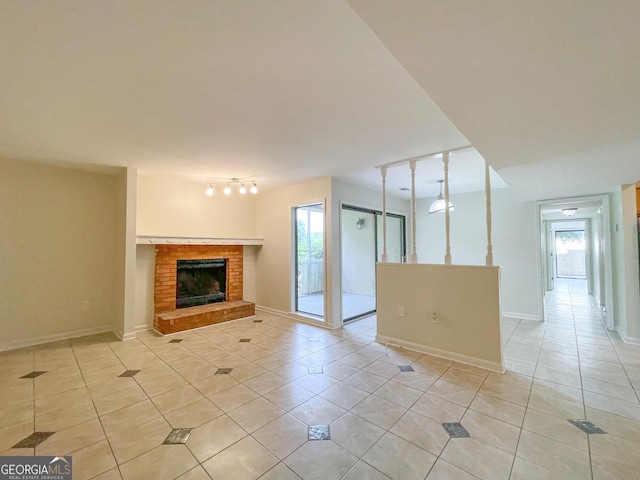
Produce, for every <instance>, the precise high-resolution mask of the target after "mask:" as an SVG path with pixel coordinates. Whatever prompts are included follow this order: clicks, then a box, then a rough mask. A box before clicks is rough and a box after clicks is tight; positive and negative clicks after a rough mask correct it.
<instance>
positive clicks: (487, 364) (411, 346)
mask: <svg viewBox="0 0 640 480" xmlns="http://www.w3.org/2000/svg"><path fill="white" fill-rule="evenodd" d="M376 341H377V342H380V343H385V344H387V343H388V344H390V345H396V346H399V347H402V348H406V349H407V350H413V351H414V352H419V353H427V354H429V355H433V356H434V357H440V358H446V359H447V360H452V361H454V362H460V363H464V364H466V365H471V366H474V367H480V368H486V369H487V370H491V371H492V372H498V373H504V372H505V368H504V364H503V363H499V362H491V361H488V360H483V359H481V358H476V357H470V356H469V355H463V354H461V353H454V352H448V351H446V350H440V349H439V348H433V347H429V346H427V345H421V344H419V343H413V342H407V341H406V340H399V339H397V338H393V337H387V336H386V335H376Z"/></svg>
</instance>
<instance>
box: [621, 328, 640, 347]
mask: <svg viewBox="0 0 640 480" xmlns="http://www.w3.org/2000/svg"><path fill="white" fill-rule="evenodd" d="M615 331H616V332H618V335H620V338H621V339H622V341H623V342H624V343H628V344H629V345H640V338H636V337H628V336H627V334H626V333H625V332H623V331H622V330H620V329H619V328H617V327H616V330H615Z"/></svg>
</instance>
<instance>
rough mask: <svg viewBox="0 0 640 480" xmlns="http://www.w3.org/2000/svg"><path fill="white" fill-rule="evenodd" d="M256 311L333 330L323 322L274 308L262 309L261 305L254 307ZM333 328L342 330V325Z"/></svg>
mask: <svg viewBox="0 0 640 480" xmlns="http://www.w3.org/2000/svg"><path fill="white" fill-rule="evenodd" d="M256 310H260V311H262V312H265V313H271V314H273V315H278V316H279V317H284V318H288V319H289V320H295V321H296V322H302V323H306V324H308V325H313V326H314V327H320V328H326V329H327V330H334V328H331V327H329V326H328V325H327V324H326V322H325V321H323V320H316V319H314V318H311V317H305V316H302V315H299V314H296V313H293V312H283V311H282V310H277V309H275V308H270V307H263V306H262V305H256ZM335 328H342V325H338V326H337V327H335Z"/></svg>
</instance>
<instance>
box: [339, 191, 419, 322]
mask: <svg viewBox="0 0 640 480" xmlns="http://www.w3.org/2000/svg"><path fill="white" fill-rule="evenodd" d="M342 210H349V211H353V212H360V213H364V214H370V215H373V224H374V225H373V232H374V239H373V241H374V249H375V251H374V252H373V253H374V257H373V261H374V263H378V258H379V257H380V256H381V252H380V251H379V248H380V246H379V245H378V225H379V223H378V221H379V219H382V211H381V210H376V209H374V208H367V207H358V206H356V205H350V204H346V203H343V204H341V205H340V212H341V213H342ZM386 215H387V217H393V218H398V219H399V220H400V221H401V228H402V234H401V236H402V238H401V241H402V243H401V250H402V255H401V257H402V258H403V259H406V258H407V217H406V215H402V214H398V213H389V212H387V213H386ZM340 227H341V231H342V215H340ZM387 234H388V232H387ZM340 240H341V242H340V258H341V260H340V298H341V299H342V298H343V296H344V292H343V278H342V276H343V262H344V258H343V257H342V254H343V251H342V249H343V246H342V235H341V237H340ZM374 291H375V289H374ZM341 304H342V302H341ZM343 311H344V305H342V308H341V313H340V317H343V316H344V314H343V313H342V312H343ZM376 311H377V310H376V309H374V310H370V311H368V312H363V313H361V314H358V315H356V316H353V317H349V318H342V322H343V323H346V322H351V321H353V320H357V319H359V318H362V317H366V316H367V315H371V314H374V313H376Z"/></svg>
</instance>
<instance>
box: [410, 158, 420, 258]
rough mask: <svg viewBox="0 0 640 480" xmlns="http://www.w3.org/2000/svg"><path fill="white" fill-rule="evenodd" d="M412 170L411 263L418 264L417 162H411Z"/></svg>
mask: <svg viewBox="0 0 640 480" xmlns="http://www.w3.org/2000/svg"><path fill="white" fill-rule="evenodd" d="M409 168H410V169H411V263H418V254H417V253H416V161H415V160H411V161H410V162H409Z"/></svg>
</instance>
